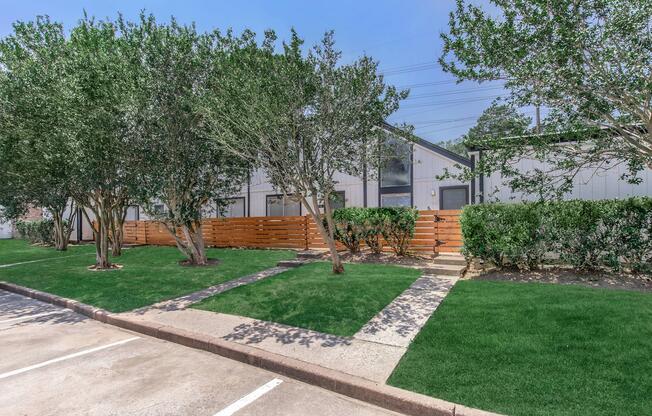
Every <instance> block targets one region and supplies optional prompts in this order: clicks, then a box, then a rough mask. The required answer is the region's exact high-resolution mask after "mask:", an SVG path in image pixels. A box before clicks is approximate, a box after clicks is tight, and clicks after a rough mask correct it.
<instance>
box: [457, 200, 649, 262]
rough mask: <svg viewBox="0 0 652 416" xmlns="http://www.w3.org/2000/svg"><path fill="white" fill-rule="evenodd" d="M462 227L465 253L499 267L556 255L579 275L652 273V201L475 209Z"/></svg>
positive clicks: (463, 219) (468, 211) (467, 211)
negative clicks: (587, 272) (606, 270)
mask: <svg viewBox="0 0 652 416" xmlns="http://www.w3.org/2000/svg"><path fill="white" fill-rule="evenodd" d="M460 222H461V226H462V236H463V238H464V253H465V254H466V255H467V256H470V257H477V258H480V259H483V260H489V261H492V262H493V263H494V264H496V265H497V266H498V267H504V266H507V265H512V266H517V267H518V268H519V269H522V270H529V269H533V268H537V267H539V266H540V265H541V264H543V262H544V260H545V256H546V255H552V256H555V257H558V258H559V259H560V260H561V261H562V262H564V263H566V264H569V265H572V266H573V267H574V268H575V269H577V270H596V269H600V268H605V267H607V268H610V269H612V270H614V271H618V270H622V269H623V268H624V267H625V266H628V267H629V268H630V269H631V270H634V271H649V270H650V261H651V259H652V198H630V199H626V200H605V201H558V202H541V203H523V204H485V205H471V206H467V207H465V208H464V210H463V212H462V216H461V218H460Z"/></svg>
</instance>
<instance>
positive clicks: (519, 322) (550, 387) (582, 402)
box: [388, 281, 652, 416]
mask: <svg viewBox="0 0 652 416" xmlns="http://www.w3.org/2000/svg"><path fill="white" fill-rule="evenodd" d="M388 383H389V384H391V385H394V386H397V387H402V388H405V389H408V390H413V391H416V392H419V393H423V394H428V395H431V396H434V397H438V398H441V399H445V400H449V401H453V402H457V403H462V404H465V405H467V406H472V407H478V408H481V409H485V410H492V411H495V412H499V413H505V414H509V415H528V416H530V415H591V416H593V415H643V414H651V412H652V294H649V293H640V292H627V291H620V290H608V289H592V288H585V287H579V286H561V285H552V284H536V283H512V282H491V281H460V282H458V283H457V285H456V286H455V287H454V288H453V290H452V292H451V293H450V294H449V295H448V297H447V298H446V299H445V300H444V302H443V303H442V305H441V306H440V308H439V309H438V310H437V311H436V313H435V314H434V315H433V316H432V317H431V318H430V320H429V321H428V323H427V324H426V326H425V327H424V329H423V330H422V331H421V333H420V334H419V335H418V336H417V338H416V339H415V340H414V342H413V343H412V345H411V346H410V348H409V350H408V352H407V354H406V355H405V356H404V357H403V359H402V360H401V362H400V363H399V365H398V367H397V368H396V369H395V370H394V373H393V374H392V376H391V377H390V379H389V381H388Z"/></svg>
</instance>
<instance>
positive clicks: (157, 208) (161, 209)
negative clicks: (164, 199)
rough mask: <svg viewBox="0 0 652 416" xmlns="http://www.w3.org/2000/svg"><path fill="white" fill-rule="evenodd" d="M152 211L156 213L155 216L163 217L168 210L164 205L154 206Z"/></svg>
mask: <svg viewBox="0 0 652 416" xmlns="http://www.w3.org/2000/svg"><path fill="white" fill-rule="evenodd" d="M152 211H154V214H156V215H163V214H165V213H166V212H167V209H166V207H165V205H164V204H154V205H153V206H152Z"/></svg>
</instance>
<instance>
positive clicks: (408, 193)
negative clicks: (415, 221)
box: [378, 192, 414, 208]
mask: <svg viewBox="0 0 652 416" xmlns="http://www.w3.org/2000/svg"><path fill="white" fill-rule="evenodd" d="M393 195H409V196H410V205H409V207H410V208H411V207H413V206H414V201H413V199H414V196H413V195H412V193H410V192H386V193H383V194H381V195H379V201H378V207H380V208H385V207H384V206H383V196H393Z"/></svg>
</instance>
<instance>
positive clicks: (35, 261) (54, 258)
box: [0, 253, 95, 269]
mask: <svg viewBox="0 0 652 416" xmlns="http://www.w3.org/2000/svg"><path fill="white" fill-rule="evenodd" d="M89 254H95V253H81V254H71V255H70V256H61V257H48V258H46V259H38V260H30V261H21V262H20V263H11V264H0V269H1V268H4V267H13V266H20V265H21V264H30V263H38V262H41V261H49V260H59V259H67V258H68V257H79V256H88V255H89Z"/></svg>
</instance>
